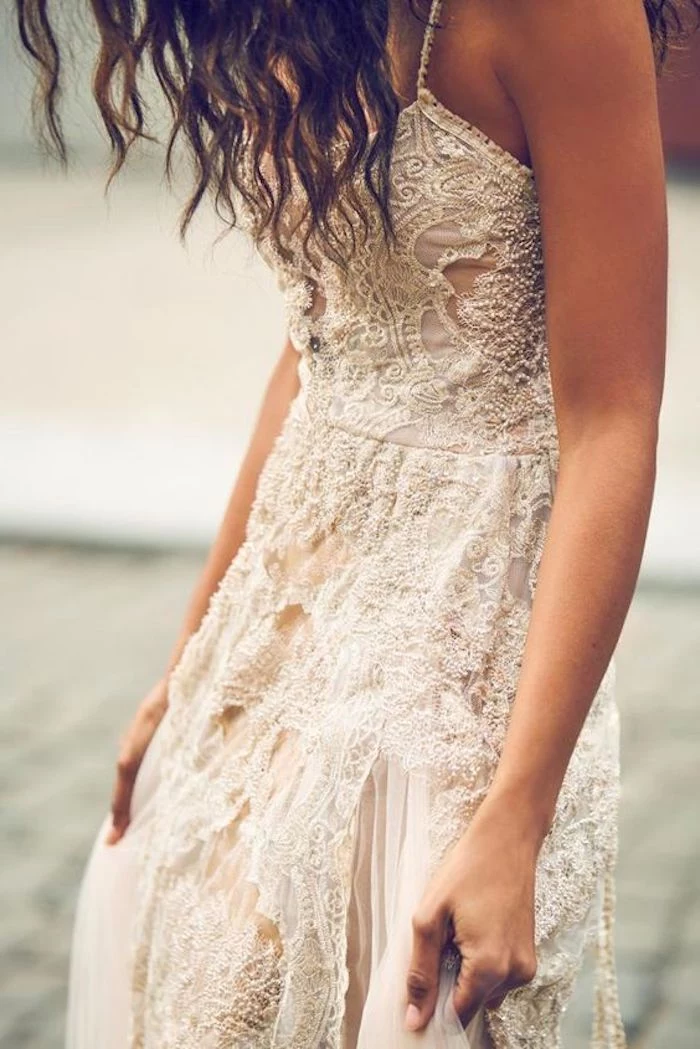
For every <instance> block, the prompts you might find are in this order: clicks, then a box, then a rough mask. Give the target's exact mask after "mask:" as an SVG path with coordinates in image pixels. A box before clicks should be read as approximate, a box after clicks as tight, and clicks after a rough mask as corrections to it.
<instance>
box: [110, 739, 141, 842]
mask: <svg viewBox="0 0 700 1049" xmlns="http://www.w3.org/2000/svg"><path fill="white" fill-rule="evenodd" d="M137 771H138V762H137V761H136V760H135V759H134V758H133V757H131V756H120V758H119V760H118V761H117V780H116V783H115V785H114V793H113V795H112V826H111V827H110V830H109V833H108V834H107V837H106V839H105V840H106V842H107V844H108V845H114V844H115V842H117V841H119V839H120V838H121V837H122V836H123V834H124V832H125V831H126V828H127V827H128V825H129V818H130V811H131V795H132V792H133V789H134V781H135V779H136V773H137Z"/></svg>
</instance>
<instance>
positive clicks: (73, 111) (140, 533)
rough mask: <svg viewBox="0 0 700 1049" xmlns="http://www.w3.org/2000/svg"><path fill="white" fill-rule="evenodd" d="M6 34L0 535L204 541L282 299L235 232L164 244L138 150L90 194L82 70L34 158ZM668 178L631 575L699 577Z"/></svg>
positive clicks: (160, 189)
mask: <svg viewBox="0 0 700 1049" xmlns="http://www.w3.org/2000/svg"><path fill="white" fill-rule="evenodd" d="M5 17H7V16H5ZM3 29H4V30H5V31H3V33H2V36H1V39H0V63H1V66H2V69H3V72H4V75H3V85H4V87H3V91H2V93H1V94H0V289H2V296H3V303H2V309H1V310H0V354H1V359H0V364H1V375H2V382H1V383H0V533H2V534H4V535H6V536H7V535H9V536H13V537H21V536H33V537H41V538H46V537H62V538H67V539H80V540H84V539H89V540H92V539H98V540H109V541H118V542H120V543H123V542H131V541H135V542H138V543H148V544H156V545H157V544H160V543H168V544H171V543H173V542H176V543H184V544H200V543H202V542H206V541H207V540H208V539H209V538H210V537H211V535H212V532H213V530H214V529H215V527H216V524H217V520H218V516H219V514H220V512H221V509H222V507H223V504H224V501H225V498H226V495H227V492H228V488H229V487H230V484H231V483H232V480H233V478H234V475H235V472H236V469H237V466H238V462H239V459H240V457H241V455H242V452H243V449H244V448H245V445H246V442H247V440H248V437H249V434H250V430H251V427H252V425H253V421H254V418H255V413H256V411H257V407H258V403H259V400H260V397H261V395H262V390H263V386H264V383H265V380H266V377H267V375H268V373H269V370H270V368H271V366H272V363H273V361H274V358H275V356H276V354H277V353H278V352H279V350H280V348H281V345H282V342H283V339H284V317H283V315H282V308H281V302H280V299H279V297H278V295H277V292H276V289H275V287H274V284H273V282H272V280H271V279H270V276H269V275H268V273H267V272H266V271H265V270H264V268H263V267H262V266H261V264H260V263H259V262H257V261H256V259H255V257H254V255H253V254H252V252H251V250H250V249H249V247H248V246H247V244H246V243H244V242H243V241H242V240H241V238H240V237H239V236H238V234H234V235H233V236H231V237H228V238H226V239H225V240H224V241H222V242H221V243H220V244H219V245H218V246H214V240H215V237H216V234H217V232H218V227H216V226H215V224H214V223H213V221H212V219H211V217H208V216H204V217H202V218H200V219H198V220H197V222H196V224H195V227H194V230H193V233H192V234H191V236H190V239H189V242H188V244H187V246H186V247H183V246H182V245H181V244H180V243H179V241H178V238H177V229H176V227H177V216H178V210H179V206H180V204H181V202H182V195H181V194H180V197H179V199H178V198H176V197H175V196H174V195H173V194H169V193H168V191H167V190H166V188H165V186H164V185H163V183H162V180H161V177H160V173H159V170H158V164H157V162H154V161H153V160H152V159H151V160H147V159H145V158H143V157H142V158H140V159H139V161H138V163H136V164H135V165H134V166H133V168H132V169H130V170H128V171H127V172H126V173H125V174H122V175H121V176H120V177H119V179H118V180H117V181H116V182H115V183H114V185H113V187H112V189H111V191H110V194H109V196H108V197H107V198H105V196H104V192H103V191H104V182H105V171H106V166H107V155H106V147H105V145H104V140H103V138H102V136H101V134H100V132H99V131H98V127H97V124H98V122H97V116H96V111H95V109H94V107H93V106H92V104H91V101H90V99H89V91H88V87H87V83H86V70H85V69H82V68H81V67H79V73H80V76H79V78H78V85H79V86H78V89H77V91H76V92H75V93H73V94H69V95H68V97H67V98H66V113H67V119H66V129H67V132H68V135H69V138H70V141H71V143H72V145H73V147H74V160H73V166H72V168H71V170H70V172H69V173H68V175H64V174H63V173H62V172H61V171H60V170H59V169H57V168H56V167H55V166H53V167H52V166H50V165H49V166H47V165H46V163H44V162H42V160H41V158H40V156H39V154H38V152H37V149H36V146H35V145H34V142H33V139H32V136H31V131H30V128H29V118H28V114H29V101H28V100H29V87H30V78H29V75H28V73H27V70H26V69H25V68H24V67H23V65H22V63H21V62H20V60H19V59H18V57H17V54H16V49H15V47H14V46H13V42H12V41H13V34H12V33H11V32H10V29H9V27H8V26H7V25H6V26H4V27H3ZM78 52H79V48H78ZM668 191H669V192H668V196H669V212H670V230H671V281H670V320H669V357H668V379H667V388H666V399H665V407H664V412H663V420H662V440H661V450H660V463H659V467H660V468H659V478H658V484H657V494H656V504H655V509H654V513H653V519H652V524H651V530H650V535H649V540H648V544H647V552H646V557H645V562H644V574H645V576H646V577H654V578H657V577H658V578H661V579H673V580H675V581H684V582H685V581H689V580H698V579H700V543H699V541H698V536H700V472H698V469H697V453H698V446H699V445H700V404H699V403H698V387H699V385H700V354H699V353H698V333H699V332H700V282H699V279H698V277H699V273H700V265H699V263H698V252H699V246H700V179H698V178H695V177H693V176H692V175H688V174H687V173H685V174H684V173H677V174H675V175H674V176H672V177H669V186H668ZM203 210H204V211H205V212H206V206H205V208H204V209H203ZM640 221H643V217H640ZM600 280H601V282H603V281H604V280H605V272H604V270H603V271H601V274H600Z"/></svg>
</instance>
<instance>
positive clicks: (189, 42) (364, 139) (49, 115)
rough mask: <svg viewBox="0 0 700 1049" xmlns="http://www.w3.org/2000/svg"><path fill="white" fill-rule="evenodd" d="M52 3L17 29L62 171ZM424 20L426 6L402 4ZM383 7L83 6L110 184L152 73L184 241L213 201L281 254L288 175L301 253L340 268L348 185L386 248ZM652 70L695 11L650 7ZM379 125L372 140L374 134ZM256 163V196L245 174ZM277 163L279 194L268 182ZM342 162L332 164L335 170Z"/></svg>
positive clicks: (136, 128) (327, 0)
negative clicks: (302, 218)
mask: <svg viewBox="0 0 700 1049" xmlns="http://www.w3.org/2000/svg"><path fill="white" fill-rule="evenodd" d="M50 3H51V0H16V6H17V17H18V24H19V32H20V38H21V41H22V44H23V46H24V48H25V50H26V52H27V53H28V54H29V55H30V56H31V58H32V59H33V60H34V62H35V64H36V66H37V69H38V73H39V76H38V81H37V91H36V95H35V109H36V112H37V115H38V116H39V122H40V124H41V125H42V126H43V128H44V129H45V131H46V133H47V134H46V136H45V137H46V140H47V141H48V144H49V147H50V148H52V149H53V151H54V152H55V153H57V155H58V156H59V157H60V158H61V159H62V160H64V161H65V159H66V143H65V139H64V135H63V131H62V127H61V120H60V115H59V109H58V102H59V98H60V93H61V82H62V73H63V69H62V56H61V49H60V47H59V43H58V38H57V33H56V31H55V28H54V24H53V20H52V17H51V12H50ZM406 3H407V4H408V6H409V8H410V10H411V11H412V12H413V14H414V15H415V16H416V17H417V18H421V19H422V20H424V21H425V19H426V7H427V6H428V4H427V3H426V0H406ZM389 6H390V0H323V2H322V3H321V2H319V0H293V2H290V0H236V2H231V0H89V7H90V10H91V12H92V16H93V18H94V22H95V25H96V27H97V31H98V34H99V51H98V56H97V63H96V66H95V73H94V80H93V93H94V97H95V99H96V102H97V105H98V107H99V110H100V113H101V116H102V120H103V122H104V125H105V127H106V129H107V134H108V136H109V139H110V142H111V147H112V152H113V166H112V171H111V176H113V175H114V174H116V172H117V171H119V169H120V168H121V167H122V166H123V164H124V161H125V159H126V157H127V154H128V153H129V150H130V149H131V147H132V146H133V144H134V143H135V142H136V141H137V140H139V139H144V138H150V137H151V136H150V134H149V131H148V128H147V121H146V105H145V102H144V83H145V78H146V77H147V76H149V75H150V74H151V73H154V74H155V78H156V80H157V83H158V84H159V86H160V89H161V90H162V93H163V95H164V97H165V99H166V100H167V103H168V106H169V110H170V115H171V123H170V128H169V137H168V145H167V153H166V172H167V174H168V176H169V177H170V176H171V174H172V160H173V150H174V147H175V146H176V144H177V143H178V141H180V140H181V139H182V140H183V141H184V143H185V144H186V146H187V147H188V150H189V153H190V155H191V157H192V159H193V161H194V165H195V180H194V185H193V190H192V194H191V196H190V198H189V201H188V202H187V204H186V206H185V208H184V211H183V214H182V220H181V232H182V234H183V235H184V232H185V230H186V229H187V226H188V225H189V223H190V220H191V219H192V216H193V215H194V212H195V210H196V209H197V207H198V205H199V204H200V202H201V201H202V198H203V197H204V196H205V194H206V193H207V192H211V193H212V194H213V197H214V201H215V206H216V210H217V212H218V214H219V215H220V216H221V217H222V218H223V219H224V220H225V222H226V224H227V225H228V226H230V227H233V226H235V225H236V219H237V215H236V206H235V198H236V193H239V194H240V195H241V196H242V198H243V200H244V201H245V202H246V204H247V205H248V206H249V207H250V208H251V209H252V211H253V214H254V216H255V223H254V233H255V236H256V238H257V237H259V236H260V235H261V234H262V232H263V231H265V230H270V231H271V233H272V234H273V236H274V239H275V241H276V243H277V244H278V245H281V240H280V224H281V217H282V209H283V205H284V201H285V199H286V197H287V194H288V191H289V187H290V184H291V176H292V169H294V172H295V174H296V175H297V176H298V178H299V180H300V183H301V186H302V188H303V192H304V194H305V196H306V201H307V215H308V222H307V231H306V243H308V239H309V237H310V235H311V233H312V232H314V231H315V233H316V234H317V236H318V237H319V239H320V242H321V244H322V245H323V247H324V249H325V250H326V251H327V252H328V253H329V254H330V255H331V256H332V257H334V258H335V259H336V260H337V261H338V262H339V263H340V264H341V265H342V264H343V261H344V257H345V256H344V248H343V238H342V237H341V236H340V235H339V232H338V227H337V224H336V223H335V222H333V221H332V220H331V219H332V215H333V212H334V210H335V211H337V212H338V213H339V214H340V215H341V217H342V219H343V220H344V223H345V226H346V227H347V228H348V229H350V231H351V236H352V241H353V243H354V238H355V229H354V223H353V218H359V219H360V224H361V228H363V230H364V232H365V233H366V232H367V229H368V215H367V209H366V207H364V206H363V204H362V202H361V200H360V197H359V195H358V191H357V182H356V178H357V176H358V175H360V176H361V178H362V180H363V182H364V186H365V187H366V188H367V189H368V190H369V192H370V194H371V197H372V198H373V200H374V202H375V203H376V205H377V206H378V209H379V213H380V216H381V221H382V225H383V227H384V230H385V233H386V234H387V236H388V237H390V238H391V237H393V233H394V231H393V226H392V222H391V215H390V210H389V168H390V157H391V151H392V146H393V142H394V137H395V133H396V125H397V119H398V113H399V102H398V99H397V96H396V93H395V91H394V88H393V86H392V82H391V76H390V63H389V58H388V54H387V37H388V31H389ZM644 7H645V11H646V16H647V20H648V23H649V30H650V33H651V37H652V41H653V45H654V51H655V55H656V58H657V64H658V66H659V68H661V66H662V65H663V62H664V59H665V57H666V54H667V51H668V48H669V44H670V43H671V42H672V41H674V40H676V39H678V38H680V37H681V36H682V35H683V33H684V31H685V29H686V20H685V17H684V13H685V12H686V11H688V12H689V11H693V12H694V13H695V14H696V15H698V14H700V0H685V2H684V0H644ZM370 126H371V127H373V128H376V129H377V130H376V134H372V133H371V132H370ZM244 155H245V157H246V161H249V162H252V165H251V170H252V172H253V175H254V180H253V185H252V186H251V183H250V181H249V180H248V179H246V178H244V177H243V157H244ZM266 155H267V156H268V157H271V160H272V164H273V172H274V179H273V182H274V185H275V188H274V189H273V187H272V186H271V185H270V179H269V178H266V177H265V174H264V172H263V166H262V162H263V158H264V157H265V156H266ZM338 158H340V159H338Z"/></svg>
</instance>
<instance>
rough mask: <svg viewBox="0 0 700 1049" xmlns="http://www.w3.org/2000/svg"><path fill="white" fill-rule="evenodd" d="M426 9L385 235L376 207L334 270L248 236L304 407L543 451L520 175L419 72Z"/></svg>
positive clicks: (527, 204) (538, 283)
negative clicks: (289, 346)
mask: <svg viewBox="0 0 700 1049" xmlns="http://www.w3.org/2000/svg"><path fill="white" fill-rule="evenodd" d="M439 8H440V0H434V3H433V10H432V12H431V18H430V22H429V24H428V29H427V31H426V35H425V39H424V45H423V52H422V59H421V68H420V73H419V79H418V85H417V97H416V99H415V101H414V102H413V103H411V104H410V105H409V106H408V107H407V108H405V109H403V110H402V112H401V113H400V115H399V121H398V128H397V134H396V138H395V142H394V151H393V154H392V181H391V198H390V203H391V208H392V214H393V216H394V223H395V228H396V233H397V239H396V243H395V244H392V245H391V247H390V248H388V247H387V245H386V242H385V239H384V234H383V230H382V228H381V223H380V217H379V216H378V215H376V213H375V218H374V221H373V222H372V221H371V225H370V234H369V236H368V237H367V239H366V242H365V243H362V242H361V241H360V242H359V243H358V245H357V247H356V250H355V251H354V253H353V255H352V258H351V259H350V263H349V267H348V269H347V270H345V271H343V270H342V269H341V268H339V267H338V266H337V264H336V263H334V262H333V261H332V260H330V259H328V258H324V257H323V255H322V254H318V255H317V258H318V261H317V262H315V263H314V264H311V263H310V262H309V261H308V259H307V258H305V256H304V253H303V252H302V250H301V244H300V243H297V242H295V237H294V235H293V234H291V233H290V235H289V238H288V240H287V241H285V243H284V248H285V250H284V252H283V253H280V252H279V251H278V250H277V249H276V248H275V246H274V244H273V243H272V239H271V238H270V237H264V238H263V241H262V243H261V244H260V250H261V253H262V254H263V257H264V258H265V259H266V260H267V261H268V262H269V263H270V265H271V266H272V267H273V268H274V270H275V271H276V273H277V277H278V283H279V286H280V288H281V289H282V290H283V292H284V294H285V298H286V303H287V312H288V322H289V333H290V337H291V340H292V342H293V344H294V345H295V347H296V348H297V349H298V351H299V352H300V354H301V358H302V360H301V365H300V378H301V384H302V393H301V402H302V403H303V406H304V407H305V408H306V410H308V411H309V412H311V413H318V412H321V413H322V414H323V417H324V419H326V420H327V421H328V422H331V423H334V424H336V425H338V426H340V427H343V428H346V429H348V430H350V431H351V432H355V433H358V434H361V435H365V436H372V437H376V438H379V439H382V440H389V441H394V442H398V443H401V444H408V445H413V446H420V447H427V448H431V447H434V448H442V449H448V450H452V451H458V452H463V453H468V454H477V455H481V454H489V453H492V452H504V453H508V454H528V453H530V452H533V451H540V450H552V448H553V446H554V444H555V426H554V412H553V406H552V397H551V388H550V382H549V370H548V361H547V351H546V341H545V323H544V280H543V266H542V252H541V242H540V224H539V209H538V203H537V195H536V189H535V180H534V175H533V172H532V171H531V169H530V168H528V167H527V166H526V165H524V164H523V163H521V162H520V161H519V160H517V159H516V158H515V157H514V156H513V155H512V154H510V153H508V152H506V151H505V150H504V149H503V148H502V147H500V146H499V145H497V144H496V143H495V142H493V141H492V140H491V139H489V138H488V137H487V136H486V135H485V134H484V133H483V132H482V131H481V130H480V129H478V128H475V127H474V126H473V125H471V124H469V123H467V122H466V121H465V120H463V119H462V118H461V117H459V116H457V115H456V114H454V113H452V112H451V111H449V110H448V109H447V108H446V107H445V106H444V105H442V103H440V102H439V101H438V99H437V98H436V97H435V96H434V94H433V93H432V91H431V90H430V89H429V88H428V87H427V84H426V74H427V68H428V58H429V55H430V48H431V44H432V39H433V33H434V26H435V22H436V20H437V16H438V14H439ZM362 190H363V187H362V186H360V187H359V191H360V192H362ZM367 196H368V195H367ZM368 204H369V208H370V218H371V219H372V212H371V207H372V202H371V200H369V198H368ZM295 205H296V207H297V208H303V194H298V195H297V197H296V198H295V195H294V193H292V196H291V198H290V202H289V208H290V212H291V213H293V209H294V207H295ZM298 225H299V224H298V223H295V222H294V221H291V220H290V221H288V222H287V228H288V229H290V230H292V229H294V228H295V226H298Z"/></svg>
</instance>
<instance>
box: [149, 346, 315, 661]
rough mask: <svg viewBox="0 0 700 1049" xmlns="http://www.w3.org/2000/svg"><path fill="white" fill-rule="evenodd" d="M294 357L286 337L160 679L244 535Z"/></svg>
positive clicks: (293, 379) (285, 406) (291, 386)
mask: <svg viewBox="0 0 700 1049" xmlns="http://www.w3.org/2000/svg"><path fill="white" fill-rule="evenodd" d="M298 361H299V354H298V352H297V351H296V350H295V349H294V347H293V346H292V345H291V343H290V342H289V341H287V343H286V344H285V346H284V349H283V350H282V353H281V354H280V357H279V359H278V361H277V364H276V365H275V368H274V370H273V372H272V374H271V376H270V378H269V380H268V384H267V387H266V390H265V394H264V397H263V400H262V403H261V405H260V409H259V411H258V417H257V420H256V423H255V427H254V430H253V434H252V437H251V439H250V443H249V445H248V450H247V452H246V455H245V457H244V459H243V462H242V463H241V467H240V469H239V472H238V476H237V478H236V481H235V484H234V486H233V489H232V491H231V495H230V497H229V501H228V505H227V507H226V511H225V513H224V516H223V518H222V521H221V524H220V526H219V529H218V532H217V535H216V538H215V539H214V542H213V543H212V545H211V548H210V550H209V554H208V557H207V560H206V562H205V564H204V568H203V569H202V572H201V574H200V576H199V579H198V580H197V584H196V586H195V589H194V592H193V594H192V597H191V599H190V603H189V605H188V608H187V611H186V614H185V619H184V622H183V625H182V629H181V631H180V634H179V636H178V639H177V641H176V643H175V646H174V647H173V650H172V652H171V655H170V659H169V660H168V665H167V669H166V674H165V677H164V680H167V677H168V675H169V673H170V671H171V670H172V669H173V667H174V666H175V664H176V663H177V661H178V660H179V658H180V655H181V654H182V651H183V649H184V647H185V645H186V643H187V640H188V639H189V637H190V636H191V635H192V634H193V633H194V632H195V631H196V629H197V627H198V626H199V624H200V623H201V621H202V618H203V616H204V613H205V612H206V609H207V606H208V604H209V600H210V598H211V596H212V594H213V593H214V591H215V590H216V588H217V586H218V584H219V582H220V581H221V579H222V577H223V575H224V573H225V572H226V569H227V568H228V566H229V565H230V563H231V560H232V559H233V557H234V556H235V554H236V552H237V551H238V548H239V546H240V545H241V543H242V542H243V539H244V538H245V532H246V526H247V522H248V515H249V513H250V508H251V506H252V503H253V499H254V498H255V491H256V487H257V483H258V477H259V475H260V471H261V470H262V468H263V466H264V464H265V461H266V459H267V456H268V454H269V452H270V449H271V448H272V444H273V442H274V440H275V437H276V436H277V435H278V434H279V432H280V430H281V428H282V424H283V422H284V420H285V418H286V416H287V413H288V411H289V407H290V405H291V402H292V400H293V399H294V397H295V396H296V394H297V392H298V390H299V376H298Z"/></svg>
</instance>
